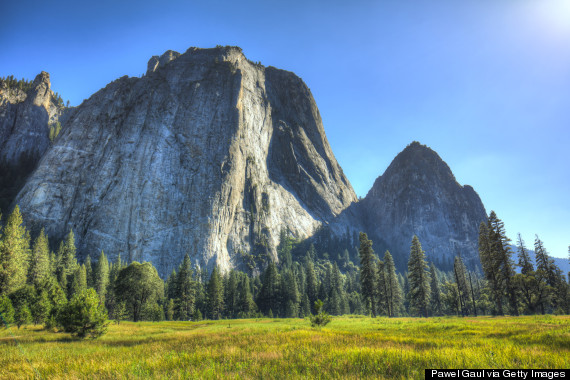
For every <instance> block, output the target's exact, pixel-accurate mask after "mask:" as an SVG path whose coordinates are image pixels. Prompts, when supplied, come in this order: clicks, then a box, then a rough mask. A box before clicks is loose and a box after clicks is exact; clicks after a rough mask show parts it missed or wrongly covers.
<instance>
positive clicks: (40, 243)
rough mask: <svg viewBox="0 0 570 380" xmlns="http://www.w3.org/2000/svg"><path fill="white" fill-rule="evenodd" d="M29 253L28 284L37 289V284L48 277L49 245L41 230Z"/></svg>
mask: <svg viewBox="0 0 570 380" xmlns="http://www.w3.org/2000/svg"><path fill="white" fill-rule="evenodd" d="M31 253H32V254H31V257H30V268H29V270H28V284H31V285H34V286H35V287H36V288H38V287H39V284H40V283H42V282H43V281H44V280H45V279H46V278H47V277H48V276H50V262H49V243H48V237H47V235H46V234H45V232H44V229H43V228H42V230H41V231H40V234H39V235H38V237H37V238H36V240H34V244H33V247H32V251H31Z"/></svg>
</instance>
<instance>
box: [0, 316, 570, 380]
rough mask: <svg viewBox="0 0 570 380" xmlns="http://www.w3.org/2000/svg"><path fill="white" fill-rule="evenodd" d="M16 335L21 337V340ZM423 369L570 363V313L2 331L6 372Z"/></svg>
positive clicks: (275, 373) (363, 374)
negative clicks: (92, 334) (96, 333)
mask: <svg viewBox="0 0 570 380" xmlns="http://www.w3.org/2000/svg"><path fill="white" fill-rule="evenodd" d="M11 334H13V335H14V336H16V340H17V341H18V344H16V343H15V341H14V339H12V337H11ZM32 366H33V368H34V369H35V371H37V372H38V373H39V374H40V376H41V377H42V378H45V379H118V378H126V379H148V378H151V379H152V378H155V379H194V378H206V379H218V378H219V379H226V378H238V379H257V378H260V379H261V378H264V379H265V378H269V379H289V378H310V379H313V378H324V379H328V378H334V379H336V378H360V379H366V378H370V379H376V378H396V379H400V378H423V376H424V369H425V368H553V369H556V368H558V369H560V368H568V367H570V317H568V316H529V317H477V318H456V317H444V318H428V319H418V318H392V319H389V318H374V319H373V318H368V317H354V316H346V317H336V318H334V319H333V320H332V322H331V323H330V324H328V325H327V326H326V327H322V328H312V327H311V326H310V321H309V320H308V319H267V318H266V319H241V320H221V321H201V322H138V323H132V322H123V323H121V324H120V325H115V324H113V325H110V326H109V331H108V333H107V334H106V335H104V336H102V337H100V338H98V339H95V340H77V339H75V338H73V337H71V336H70V335H69V334H65V333H53V332H49V331H45V330H43V329H41V327H39V326H37V327H34V326H27V327H25V328H21V329H19V330H18V329H16V328H11V329H10V330H7V329H2V330H0V379H18V378H34V376H35V372H34V369H33V368H32Z"/></svg>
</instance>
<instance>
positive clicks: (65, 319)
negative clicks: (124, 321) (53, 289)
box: [57, 288, 109, 338]
mask: <svg viewBox="0 0 570 380" xmlns="http://www.w3.org/2000/svg"><path fill="white" fill-rule="evenodd" d="M57 323H58V325H60V326H61V327H62V328H63V330H64V331H65V332H68V333H71V334H72V335H74V336H77V337H79V338H86V337H88V336H89V337H90V338H97V337H99V336H101V335H103V334H105V333H106V332H107V325H108V324H109V321H108V320H107V311H106V310H105V308H104V307H103V306H102V305H101V304H100V303H99V297H98V296H97V293H96V292H95V290H94V289H91V288H89V289H87V290H84V291H82V292H80V293H78V294H76V295H74V296H73V298H72V299H71V301H69V302H67V303H66V304H64V305H63V307H62V308H61V309H60V310H59V312H58V314H57Z"/></svg>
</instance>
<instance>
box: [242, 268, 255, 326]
mask: <svg viewBox="0 0 570 380" xmlns="http://www.w3.org/2000/svg"><path fill="white" fill-rule="evenodd" d="M255 308H256V305H255V302H254V301H253V296H252V294H251V288H250V284H249V277H248V276H247V275H245V276H242V279H241V281H240V284H239V287H238V316H239V317H240V318H248V317H250V316H251V315H252V314H253V313H254V312H255Z"/></svg>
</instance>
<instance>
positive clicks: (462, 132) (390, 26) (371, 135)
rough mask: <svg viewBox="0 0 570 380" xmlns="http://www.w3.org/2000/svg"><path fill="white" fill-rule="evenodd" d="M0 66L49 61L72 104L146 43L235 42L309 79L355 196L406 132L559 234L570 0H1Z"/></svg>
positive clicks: (532, 221) (508, 208)
mask: <svg viewBox="0 0 570 380" xmlns="http://www.w3.org/2000/svg"><path fill="white" fill-rule="evenodd" d="M0 14H2V22H1V23H0V76H6V75H14V76H16V77H17V78H21V77H25V78H33V77H34V76H35V75H36V74H38V73H39V72H40V71H41V70H45V71H48V72H49V73H50V75H51V80H52V89H53V90H54V91H57V92H59V93H60V94H61V96H62V97H63V99H64V100H67V99H69V100H70V102H71V104H72V105H78V104H80V103H81V102H82V101H83V99H86V98H88V97H89V96H90V95H91V94H92V93H94V92H95V91H97V90H99V89H100V88H102V87H104V86H105V85H106V84H107V83H108V82H110V81H112V80H114V79H116V78H118V77H120V76H123V75H129V76H140V75H141V74H142V73H144V72H145V70H146V63H147V61H148V59H149V58H150V57H151V56H152V55H160V54H162V53H163V52H164V51H165V50H168V49H172V50H177V51H179V52H184V51H186V49H188V48H189V47H191V46H197V47H214V46H215V45H237V46H240V47H242V48H243V50H244V53H245V54H246V56H247V57H248V58H249V59H250V60H252V61H261V63H262V64H264V65H266V66H269V65H271V66H275V67H278V68H282V69H285V70H289V71H293V72H295V73H296V74H297V75H299V76H300V77H301V78H303V80H304V81H305V82H306V83H307V85H308V86H309V87H310V88H311V91H312V93H313V95H314V97H315V99H316V101H317V104H318V106H319V109H320V112H321V116H322V117H323V121H324V125H325V130H326V133H327V137H328V139H329V142H330V144H331V146H332V149H333V152H334V153H335V155H336V158H337V160H338V161H339V163H340V164H341V166H342V167H343V169H344V171H345V173H346V175H347V176H348V178H349V180H350V181H351V183H352V185H353V187H354V189H355V191H356V193H357V194H358V195H359V196H365V195H366V193H367V191H368V189H369V188H370V187H371V186H372V183H373V182H374V179H375V178H376V177H377V176H379V175H380V174H382V173H383V172H384V170H385V169H386V168H387V166H388V165H389V164H390V162H391V160H392V159H393V158H394V157H395V156H396V154H397V153H398V152H400V151H401V150H402V149H404V148H405V146H406V145H407V144H409V143H410V142H411V141H413V140H418V141H420V142H421V143H423V144H426V145H428V146H430V147H431V148H432V149H434V150H435V151H437V152H438V153H439V155H440V156H441V157H442V158H443V159H444V160H445V161H446V162H447V163H448V165H449V166H450V167H451V169H452V171H453V172H454V173H455V176H456V178H457V180H458V181H459V183H461V184H469V185H471V186H473V187H474V188H475V190H476V191H477V192H478V193H479V195H480V196H481V199H482V200H483V203H484V204H485V207H486V209H487V211H490V210H495V211H496V212H497V215H498V216H499V218H501V219H502V220H503V221H504V222H505V226H506V230H507V233H508V234H509V235H510V236H511V237H512V238H513V239H514V238H515V237H516V234H517V232H520V233H521V234H522V236H523V238H524V239H525V240H526V242H527V245H528V246H531V245H532V243H533V241H534V234H538V235H539V236H540V238H541V239H542V240H543V241H544V243H545V246H546V248H547V249H548V250H549V251H550V253H551V254H552V255H553V256H558V257H567V255H568V246H569V245H570V149H569V147H570V1H568V0H502V1H496V0H461V1H456V0H445V1H443V0H441V1H440V0H429V1H428V0H406V1H402V0H393V1H382V0H377V1H360V0H356V1H350V2H349V1H337V0H326V1H323V0H319V1H317V0H302V1H299V0H288V1H273V0H263V1H257V0H242V1H222V0H209V1H195V0H186V1H168V0H163V1H156V0H154V1H146V0H139V1H119V0H112V1H109V0H101V1H86V2H85V1H57V0H53V1H37V2H32V1H27V0H18V1H2V2H1V4H0Z"/></svg>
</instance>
